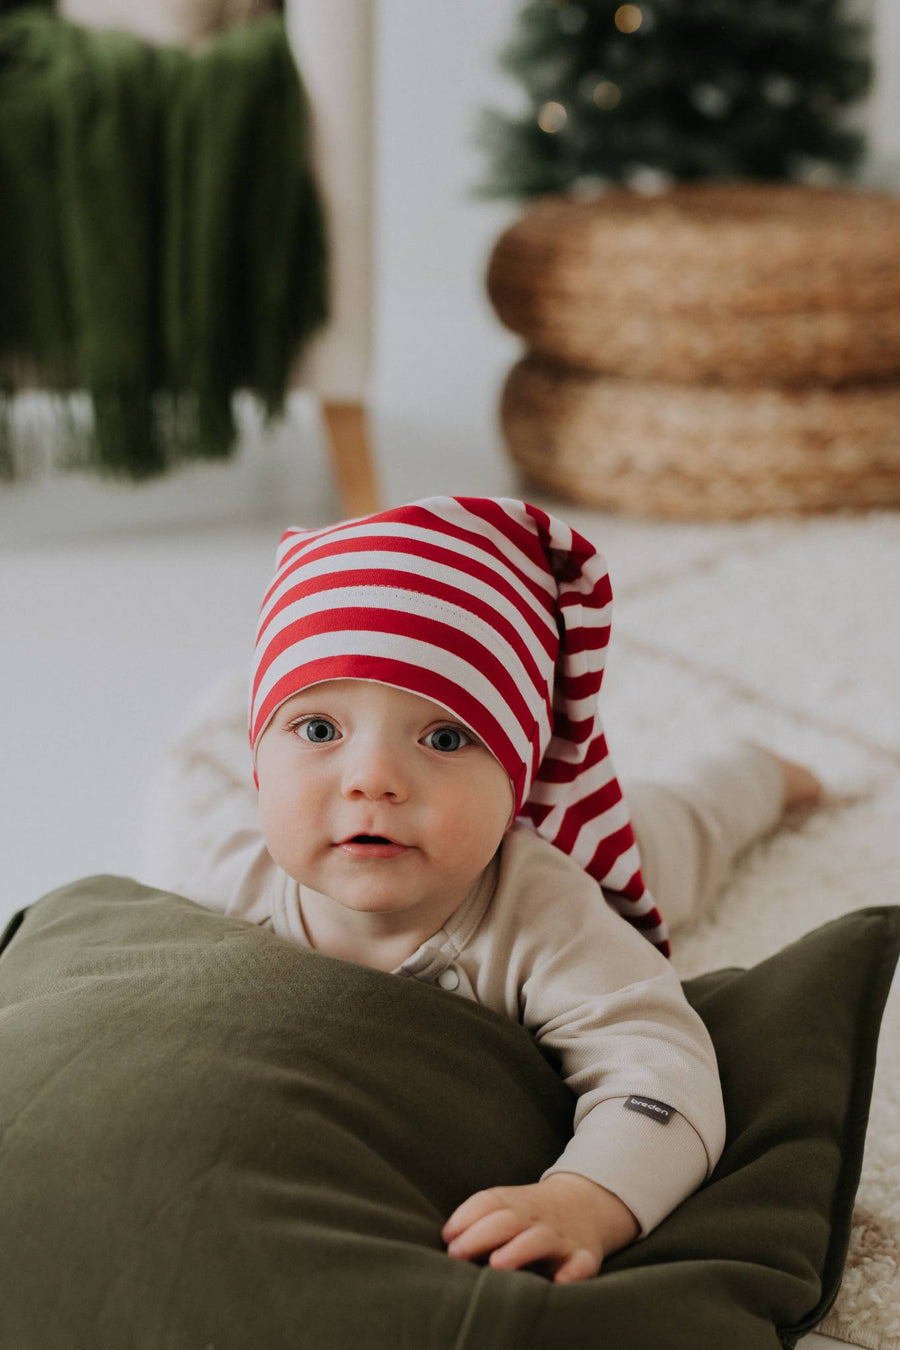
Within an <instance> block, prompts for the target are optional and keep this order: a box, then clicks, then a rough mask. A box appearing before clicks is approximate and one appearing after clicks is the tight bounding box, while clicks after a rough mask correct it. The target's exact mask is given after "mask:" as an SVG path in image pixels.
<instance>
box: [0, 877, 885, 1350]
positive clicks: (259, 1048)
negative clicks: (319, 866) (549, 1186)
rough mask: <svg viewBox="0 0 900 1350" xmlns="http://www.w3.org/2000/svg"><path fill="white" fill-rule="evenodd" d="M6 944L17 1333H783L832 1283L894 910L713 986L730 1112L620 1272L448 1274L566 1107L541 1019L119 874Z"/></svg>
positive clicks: (563, 1130)
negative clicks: (453, 1250) (538, 1025)
mask: <svg viewBox="0 0 900 1350" xmlns="http://www.w3.org/2000/svg"><path fill="white" fill-rule="evenodd" d="M4 943H5V945H4V948H3V951H2V955H0V1140H2V1147H0V1250H2V1252H3V1258H2V1261H0V1346H2V1347H4V1350H6V1348H7V1347H8V1350H213V1348H214V1350H297V1348H298V1347H303V1348H304V1350H305V1348H306V1347H309V1348H310V1350H360V1348H362V1350H382V1347H383V1350H432V1348H433V1350H475V1348H476V1347H479V1348H482V1347H483V1348H484V1350H506V1348H507V1347H509V1350H513V1347H515V1350H522V1348H523V1347H525V1348H526V1350H532V1348H533V1350H559V1347H565V1350H580V1348H581V1347H584V1350H587V1348H588V1347H591V1350H595V1348H596V1347H598V1346H609V1347H615V1348H616V1350H618V1348H619V1347H623V1348H624V1350H660V1347H665V1350H706V1348H707V1347H709V1350H722V1347H723V1346H727V1347H728V1350H744V1348H746V1350H757V1348H758V1350H763V1347H777V1346H779V1345H791V1344H792V1343H793V1340H794V1338H795V1336H796V1335H797V1334H799V1333H800V1332H802V1331H803V1330H806V1329H807V1328H809V1327H811V1326H812V1325H814V1324H815V1322H816V1321H817V1320H818V1319H819V1318H820V1317H821V1316H822V1315H823V1314H824V1312H825V1311H826V1309H827V1308H828V1306H829V1304H830V1302H831V1301H832V1299H833V1298H834V1296H835V1293H836V1290H837V1287H838V1283H839V1280H840V1275H841V1267H842V1262H843V1259H844V1256H845V1253H846V1246H847V1240H848V1234H849V1224H850V1215H851V1207H852V1203H853V1196H854V1193H855V1190H856V1186H857V1183H858V1179H859V1170H860V1164H861V1158H862V1150H863V1142H864V1135H865V1126H866V1116H867V1111H868V1104H869V1098H870V1093H871V1084H872V1075H873V1068H874V1059H875V1047H876V1041H877V1034H878V1026H879V1020H880V1017H881V1012H882V1008H883V1005H884V1000H885V998H886V995H887V990H888V986H889V983H890V979H891V973H892V971H893V968H894V964H895V961H896V958H897V952H898V944H900V909H898V908H896V907H893V908H892V907H885V908H879V909H867V910H862V911H859V912H857V913H853V914H849V915H847V916H846V917H844V918H842V919H840V920H838V921H836V922H834V923H831V924H829V925H827V926H826V927H824V928H820V929H818V930H817V931H815V932H813V933H811V934H809V935H808V936H807V937H805V938H803V939H802V940H801V941H799V942H797V943H794V944H793V945H792V946H790V947H788V948H786V949H785V950H784V951H782V952H780V953H779V954H778V955H776V956H774V957H772V958H771V959H770V960H768V961H764V962H762V963H761V964H760V965H758V966H756V967H754V968H753V969H751V970H747V971H722V972H717V973H716V974H713V975H708V976H705V977H703V978H701V979H698V980H692V981H689V982H688V983H687V984H686V986H685V988H686V991H687V993H688V997H689V998H690V999H691V1001H692V1003H694V1005H695V1006H696V1007H697V1009H698V1010H699V1012H700V1013H701V1015H702V1016H703V1018H704V1020H705V1021H706V1023H707V1025H708V1026H709V1029H710V1031H711V1033H712V1036H713V1039H714V1041H715V1043H716V1048H717V1051H718V1054H719V1060H720V1065H721V1070H722V1077H723V1082H724V1089H725V1097H726V1110H727V1115H728V1121H729V1132H728V1141H727V1145H726V1148H725V1152H724V1155H723V1157H722V1159H721V1161H720V1163H719V1165H718V1167H717V1168H716V1171H715V1174H714V1175H713V1177H712V1179H711V1180H710V1181H709V1183H708V1184H707V1185H706V1186H704V1187H703V1188H702V1189H701V1190H700V1191H699V1192H698V1193H697V1194H696V1195H694V1196H693V1197H691V1198H690V1199H689V1200H687V1201H686V1202H685V1203H684V1204H683V1205H682V1206H681V1207H680V1208H679V1209H678V1210H676V1212H675V1213H674V1214H673V1215H671V1216H670V1218H668V1219H667V1220H666V1221H665V1222H664V1223H663V1224H662V1225H660V1227H659V1228H658V1229H656V1230H655V1231H654V1232H653V1233H651V1234H650V1235H649V1237H648V1238H647V1239H646V1240H644V1241H642V1242H639V1243H637V1244H636V1245H634V1246H633V1247H631V1248H629V1249H627V1250H626V1251H624V1252H621V1253H619V1254H618V1256H616V1257H614V1258H613V1259H612V1260H610V1261H609V1262H608V1263H607V1266H606V1268H605V1270H604V1271H603V1272H602V1273H601V1275H600V1276H599V1277H598V1278H597V1279H594V1280H590V1281H585V1282H583V1283H581V1284H577V1285H572V1286H567V1287H564V1286H555V1285H553V1284H552V1283H550V1282H549V1281H548V1280H546V1279H545V1278H543V1277H542V1276H540V1275H538V1274H535V1273H534V1272H531V1271H515V1272H501V1271H494V1270H492V1269H490V1267H488V1266H487V1265H484V1264H480V1265H477V1264H473V1263H463V1262H458V1261H453V1260H451V1258H449V1257H448V1256H447V1255H446V1252H445V1250H444V1248H443V1244H442V1243H441V1240H440V1228H441V1225H442V1223H443V1221H444V1219H445V1218H446V1216H447V1215H448V1214H449V1213H450V1211H451V1210H452V1209H453V1208H454V1207H455V1206H456V1205H457V1204H458V1203H459V1202H460V1201H461V1200H462V1199H464V1198H465V1197H466V1196H467V1195H469V1194H470V1193H471V1192H472V1191H474V1190H477V1189H479V1188H481V1187H484V1186H489V1185H496V1184H499V1183H502V1182H506V1183H523V1182H528V1181H533V1180H535V1179H536V1178H537V1177H538V1176H539V1175H540V1173H541V1172H542V1170H543V1169H544V1168H545V1167H546V1166H547V1165H548V1163H549V1162H550V1161H551V1160H552V1159H553V1158H555V1157H556V1156H557V1155H558V1153H559V1151H560V1149H561V1147H562V1145H563V1143H564V1141H565V1139H566V1138H567V1136H568V1133H569V1130H570V1128H571V1116H572V1098H571V1096H570V1094H569V1092H568V1090H567V1089H566V1088H565V1087H564V1085H563V1084H562V1083H561V1081H560V1080H559V1078H558V1077H557V1075H556V1074H555V1073H554V1071H553V1069H552V1068H551V1066H550V1065H549V1064H548V1063H547V1062H546V1061H545V1059H544V1058H543V1056H542V1055H541V1054H540V1052H539V1051H538V1049H537V1048H536V1046H535V1044H534V1042H533V1041H532V1039H531V1037H530V1036H529V1035H528V1033H527V1032H525V1031H524V1030H523V1029H522V1028H521V1027H519V1026H517V1025H515V1024H513V1023H511V1022H508V1021H506V1020H505V1019H504V1018H501V1017H499V1016H497V1015H496V1014H494V1013H492V1012H490V1011H488V1010H486V1009H484V1008H481V1007H478V1006H477V1005H475V1004H474V1003H471V1002H469V1001H468V1000H466V999H463V998H460V997H459V996H457V995H456V994H451V993H445V992H444V991H442V990H440V989H437V988H433V987H429V986H425V985H423V984H421V983H418V982H416V981H414V980H405V979H401V978H398V977H397V976H393V975H389V974H384V973H382V972H379V971H374V970H368V969H365V968H363V967H361V966H355V965H352V964H349V963H347V962H343V961H338V960H334V959H331V958H329V957H324V956H321V955H319V954H317V953H314V952H309V951H306V950H304V949H302V948H299V947H295V946H292V945H290V944H288V943H286V942H284V941H282V940H281V939H280V938H278V937H275V936H273V935H272V934H271V933H268V932H266V931H264V930H262V929H259V928H255V927H253V926H251V925H250V924H247V923H244V922H243V921H241V920H236V919H229V918H224V917H222V916H221V915H217V914H213V913H209V912H207V911H205V910H203V909H200V908H199V907H197V906H196V905H194V904H192V903H191V902H189V901H187V900H184V899H182V898H179V897H176V896H171V895H168V894H165V893H163V892H159V891H154V890H151V889H149V888H147V887H143V886H140V885H138V884H137V883H136V882H133V881H129V880H126V879H123V878H119V877H91V878H87V879H86V880H83V881H79V882H76V883H75V884H73V885H71V886H68V887H65V888H63V889H62V890H58V891H55V892H54V893H53V894H51V895H49V896H46V897H45V898H44V899H43V900H41V901H39V902H38V903H37V904H36V905H34V906H32V907H31V908H30V909H28V910H26V911H24V912H23V914H21V915H18V916H17V918H16V919H15V920H14V921H13V922H12V923H11V924H10V926H9V928H8V930H7V933H6V935H5V939H4Z"/></svg>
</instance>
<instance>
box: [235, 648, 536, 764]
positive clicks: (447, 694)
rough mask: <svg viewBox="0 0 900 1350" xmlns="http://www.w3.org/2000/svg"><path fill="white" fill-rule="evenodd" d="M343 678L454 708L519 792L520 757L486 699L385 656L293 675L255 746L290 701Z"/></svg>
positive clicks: (273, 694) (271, 699) (325, 662)
mask: <svg viewBox="0 0 900 1350" xmlns="http://www.w3.org/2000/svg"><path fill="white" fill-rule="evenodd" d="M341 679H356V680H374V681H377V682H378V683H381V684H390V685H395V686H396V687H397V688H400V689H406V690H408V691H409V692H410V693H413V694H419V695H420V696H421V697H422V698H427V699H430V700H431V701H432V702H433V703H439V704H440V705H441V706H442V707H446V708H449V709H450V710H451V711H452V712H454V713H455V714H456V716H457V717H459V718H461V720H462V721H463V722H465V724H466V725H467V726H469V727H471V728H472V730H473V731H474V732H475V735H476V736H478V737H480V738H481V740H483V741H484V743H485V744H486V745H487V746H488V748H489V750H490V751H491V752H492V754H494V755H495V757H496V758H497V759H498V760H499V762H500V764H501V765H502V766H503V768H504V769H505V770H506V772H507V774H508V775H509V777H510V779H511V780H512V781H513V786H514V788H515V786H516V783H517V782H518V783H519V785H520V786H521V778H522V771H521V762H520V760H519V756H518V753H517V751H516V749H515V747H514V746H513V744H512V741H510V740H509V738H508V737H507V735H506V733H505V732H504V731H503V728H502V727H501V726H499V724H498V723H497V722H495V720H494V719H493V717H491V715H490V714H489V713H488V712H487V710H486V709H485V707H484V704H483V703H481V702H480V700H478V699H476V698H473V697H472V695H471V694H470V693H469V692H468V691H467V690H466V689H463V687H462V686H461V685H459V684H457V683H456V682H455V681H454V680H450V679H447V678H446V677H445V676H443V675H437V674H435V673H434V672H433V671H424V670H422V668H421V667H420V666H415V665H411V664H410V663H409V662H407V661H394V660H391V659H389V658H387V657H381V656H360V655H357V654H351V655H347V656H326V657H320V658H318V659H316V660H314V661H308V662H307V663H306V664H305V665H303V666H298V667H297V669H296V670H292V671H289V672H288V674H287V675H285V676H284V677H283V678H282V679H280V680H279V681H278V683H277V684H275V685H274V686H273V687H272V689H270V690H269V692H268V694H267V695H266V697H265V699H264V700H263V703H262V704H261V706H260V708H259V710H258V712H257V714H256V719H255V721H254V725H253V732H252V741H253V743H254V744H255V743H256V741H257V740H258V738H259V735H260V733H261V731H262V729H263V728H264V727H265V725H266V723H267V722H268V720H269V718H270V717H271V716H272V714H273V713H274V712H275V711H276V710H277V709H278V708H279V707H280V705H281V704H282V703H284V702H285V700H286V699H289V698H290V697H291V696H292V695H293V694H296V693H299V692H300V690H301V689H306V688H308V687H309V686H310V685H312V684H321V683H323V682H324V681H326V680H341Z"/></svg>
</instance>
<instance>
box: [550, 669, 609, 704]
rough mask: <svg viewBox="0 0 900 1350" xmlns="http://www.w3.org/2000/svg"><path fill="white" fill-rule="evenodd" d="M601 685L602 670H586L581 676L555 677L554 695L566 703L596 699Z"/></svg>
mask: <svg viewBox="0 0 900 1350" xmlns="http://www.w3.org/2000/svg"><path fill="white" fill-rule="evenodd" d="M602 683H603V671H602V670H586V671H585V672H584V674H583V675H557V677H556V684H555V688H556V693H557V695H560V694H561V695H562V696H563V698H565V699H566V700H567V701H569V702H572V701H574V700H575V699H582V698H596V696H597V695H598V694H599V692H600V686H601V684H602Z"/></svg>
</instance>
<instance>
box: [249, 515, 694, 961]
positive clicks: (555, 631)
mask: <svg viewBox="0 0 900 1350" xmlns="http://www.w3.org/2000/svg"><path fill="white" fill-rule="evenodd" d="M611 604H612V592H611V590H610V584H609V576H608V574H607V571H606V566H605V564H604V562H603V559H602V558H601V556H600V554H599V553H598V552H597V550H596V549H595V548H594V546H593V544H591V543H590V542H589V541H588V540H587V539H585V538H584V537H583V536H582V535H580V534H578V533H576V532H575V531H574V530H572V529H570V528H569V526H567V525H565V524H563V522H562V521H560V520H557V519H556V518H555V517H554V516H551V515H548V514H547V512H545V511H542V510H540V509H539V508H537V507H535V506H530V505H527V504H526V503H524V502H520V501H516V500H514V499H512V498H508V497H500V498H495V497H430V498H427V499H425V500H423V501H418V502H413V503H411V504H410V505H408V506H401V507H397V508H396V509H395V510H390V511H382V512H380V513H378V514H377V515H372V516H365V517H362V518H360V519H357V520H347V521H342V522H340V523H338V524H336V525H331V526H327V527H325V528H323V529H313V530H305V529H289V530H287V531H286V532H285V534H284V535H283V536H282V538H281V541H280V543H279V546H278V552H277V558H276V569H275V577H274V579H273V581H272V584H271V586H270V587H269V589H268V591H267V593H266V595H265V597H264V599H263V603H262V607H261V611H260V619H259V625H258V628H257V635H256V651H255V660H254V672H253V682H252V689H251V695H250V744H251V747H252V749H253V753H254V762H255V756H256V746H257V745H258V744H259V739H260V737H261V736H262V733H263V732H264V730H265V728H266V726H267V725H268V723H269V721H270V719H271V717H272V715H273V714H274V713H275V711H276V709H277V708H278V707H279V706H280V705H281V704H282V703H284V701H285V700H286V699H288V698H291V697H292V696H293V695H294V694H297V693H299V692H300V690H301V689H305V688H307V687H308V686H309V685H313V684H319V683H321V682H322V681H323V680H338V679H356V680H375V681H377V682H379V683H381V684H389V685H394V686H395V687H397V688H398V689H404V690H408V691H409V692H411V693H413V694H419V695H420V696H421V697H423V698H427V699H429V700H430V701H431V702H433V703H438V704H440V705H441V706H442V707H444V708H446V709H447V711H448V712H450V713H451V714H452V715H453V716H454V717H455V718H457V719H458V720H459V721H460V722H462V723H463V724H464V725H465V726H467V727H469V728H470V729H471V730H472V731H473V732H474V733H475V735H476V736H478V737H479V739H480V740H482V741H483V742H484V744H485V745H486V746H487V747H488V749H489V750H490V751H491V753H492V754H493V755H494V756H495V758H496V759H497V760H498V761H499V762H500V764H501V765H502V766H503V768H504V769H505V770H506V772H507V774H508V775H509V778H510V782H511V783H512V787H513V792H514V796H515V814H516V816H517V818H518V819H520V820H524V821H526V822H528V823H530V825H531V826H532V827H533V828H534V829H536V830H537V832H538V833H539V834H540V835H542V836H543V837H544V838H546V839H548V840H550V842H551V843H553V844H555V845H556V847H557V848H559V849H561V850H562V851H563V852H564V853H568V854H570V855H571V856H572V857H573V858H574V859H575V860H576V861H577V862H579V863H580V864H581V866H582V867H583V868H584V869H585V871H587V872H588V873H590V875H591V876H592V877H594V878H595V880H597V881H598V882H599V883H600V884H601V885H602V886H604V887H605V888H606V889H607V892H613V894H612V895H610V896H609V899H610V900H611V902H612V903H613V904H615V906H616V908H617V909H618V910H619V911H620V912H621V913H622V914H623V915H624V916H625V917H626V918H627V919H628V920H630V922H631V923H633V924H634V925H635V926H636V927H637V928H639V929H640V930H641V931H642V932H643V933H644V934H645V935H646V936H647V937H648V938H649V939H650V941H651V942H653V943H654V945H655V946H657V947H659V948H660V950H661V951H663V952H664V953H665V954H666V955H668V952H669V944H668V941H667V938H666V929H665V925H664V924H663V922H662V919H661V917H660V914H659V911H658V910H657V908H656V905H655V903H654V900H653V897H652V896H651V895H650V893H649V892H648V891H647V889H646V887H645V886H644V882H643V879H642V877H641V871H640V858H639V856H638V851H637V846H636V844H635V839H634V833H633V831H632V828H631V821H630V819H629V815H628V809H627V807H626V804H625V801H624V798H623V796H622V790H621V788H620V786H619V783H618V780H617V778H616V775H615V771H614V770H613V766H612V763H611V761H610V758H609V753H608V751H607V747H606V738H605V736H604V734H603V728H602V726H601V724H600V719H599V716H598V714H597V710H596V701H597V694H598V693H599V690H600V684H601V681H602V678H603V666H604V660H605V653H606V647H607V643H608V642H609V622H610V609H611Z"/></svg>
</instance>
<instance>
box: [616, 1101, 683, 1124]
mask: <svg viewBox="0 0 900 1350" xmlns="http://www.w3.org/2000/svg"><path fill="white" fill-rule="evenodd" d="M625 1109H626V1111H640V1113H641V1115H642V1116H652V1117H653V1119H654V1120H658V1121H659V1123H660V1125H668V1123H669V1121H670V1120H671V1119H672V1117H673V1116H674V1114H675V1107H674V1106H666V1104H665V1102H657V1101H654V1100H653V1098H652V1097H629V1098H628V1100H627V1102H626V1103H625Z"/></svg>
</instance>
